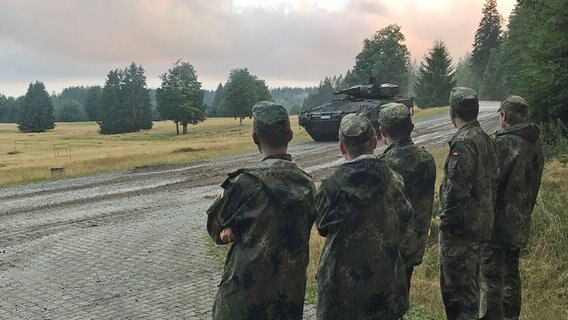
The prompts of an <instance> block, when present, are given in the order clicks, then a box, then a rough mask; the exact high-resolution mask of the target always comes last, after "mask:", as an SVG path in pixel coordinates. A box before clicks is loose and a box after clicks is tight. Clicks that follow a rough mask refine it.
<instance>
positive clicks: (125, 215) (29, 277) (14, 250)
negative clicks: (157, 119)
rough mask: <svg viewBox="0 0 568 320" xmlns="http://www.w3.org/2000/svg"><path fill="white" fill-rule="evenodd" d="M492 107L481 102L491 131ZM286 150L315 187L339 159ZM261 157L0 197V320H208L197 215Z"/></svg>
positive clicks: (216, 274)
mask: <svg viewBox="0 0 568 320" xmlns="http://www.w3.org/2000/svg"><path fill="white" fill-rule="evenodd" d="M495 110H497V103H490V102H487V103H482V108H481V113H480V122H481V123H482V125H483V127H484V128H485V129H486V130H488V131H491V132H492V131H494V130H495V129H496V128H497V125H498V117H497V114H496V113H495ZM453 133H455V129H454V128H453V127H452V126H451V124H450V123H449V119H448V115H446V114H444V115H442V116H436V117H432V118H430V119H425V120H420V121H417V123H416V131H415V137H414V139H415V141H416V142H417V143H419V144H422V145H425V146H427V147H433V146H436V145H443V144H445V143H446V141H447V140H448V139H449V137H451V135H452V134H453ZM383 149H384V147H381V148H380V149H378V150H377V151H376V152H377V153H380V152H382V150H383ZM290 153H292V154H293V155H294V157H295V161H296V162H297V163H298V164H299V165H300V166H301V167H303V168H304V169H305V170H306V171H308V172H310V173H311V174H312V175H313V176H314V177H315V179H321V177H322V176H325V175H326V174H328V173H329V171H330V167H331V166H333V165H336V164H338V163H340V162H341V161H342V159H341V157H339V155H338V151H337V144H336V143H335V142H330V143H316V142H307V143H299V144H293V145H292V146H291V148H290ZM259 160H260V155H259V154H245V155H240V156H235V157H227V158H221V159H216V160H213V161H208V162H204V163H199V164H195V165H186V166H168V167H157V168H142V169H137V170H133V171H131V172H125V173H119V174H106V175H99V176H94V177H88V178H80V179H72V180H65V181H57V182H52V183H43V184H35V185H26V186H20V187H13V188H4V189H0V319H208V318H209V317H210V309H211V306H212V301H213V297H214V294H215V292H216V289H217V283H218V281H219V279H220V273H221V271H222V265H221V264H220V262H219V259H217V258H215V257H214V256H213V255H212V254H211V247H210V244H209V242H208V241H207V237H208V235H207V232H206V229H205V221H206V217H205V211H206V209H207V207H208V206H209V204H210V202H211V200H212V199H213V197H214V196H215V195H216V194H217V192H218V191H219V187H218V185H219V184H220V183H221V182H222V181H223V179H224V177H225V175H226V173H227V172H230V171H232V170H234V169H236V168H239V167H246V166H253V165H254V164H255V163H257V162H258V161H259ZM307 314H309V315H307V317H311V315H313V307H310V308H308V311H307Z"/></svg>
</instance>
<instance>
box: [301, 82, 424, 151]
mask: <svg viewBox="0 0 568 320" xmlns="http://www.w3.org/2000/svg"><path fill="white" fill-rule="evenodd" d="M398 92H399V87H398V86H397V85H394V84H390V83H383V84H380V85H378V84H368V85H356V86H353V87H350V88H346V89H341V90H338V91H335V92H334V93H335V94H344V95H345V97H344V98H342V99H338V100H331V101H330V102H326V103H324V104H322V105H320V106H317V107H315V108H309V109H307V110H303V111H301V112H300V115H299V117H298V121H299V123H300V126H302V127H304V128H305V129H306V131H307V132H308V134H309V135H310V136H311V137H312V138H313V139H314V140H315V141H330V140H337V139H338V137H337V135H338V131H339V123H340V122H341V119H343V117H345V116H346V115H348V114H350V113H355V114H362V115H365V116H366V117H367V118H369V120H371V122H372V123H373V126H375V131H376V132H377V135H378V137H379V138H380V134H379V130H378V129H379V121H378V119H379V112H380V108H381V106H382V105H384V104H386V103H389V102H398V103H402V104H404V105H405V106H407V107H409V108H411V107H413V105H414V99H413V98H412V97H403V96H399V95H398Z"/></svg>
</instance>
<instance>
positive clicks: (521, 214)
mask: <svg viewBox="0 0 568 320" xmlns="http://www.w3.org/2000/svg"><path fill="white" fill-rule="evenodd" d="M500 110H504V111H514V112H519V113H522V114H525V115H526V114H528V105H527V103H526V101H525V100H524V99H523V98H521V97H518V96H512V97H509V98H507V99H505V100H504V101H503V102H502V103H501V109H500ZM538 138H539V129H538V127H537V126H536V125H535V124H533V123H527V122H526V123H520V124H514V125H509V126H507V127H506V128H505V129H503V130H501V131H499V132H497V137H496V138H495V148H496V152H497V160H498V162H497V163H498V164H499V166H500V175H499V176H500V177H499V187H498V189H497V201H496V206H495V222H494V227H493V237H492V238H491V241H490V242H489V244H488V245H486V246H485V247H484V248H483V254H482V255H483V259H482V260H483V262H482V267H481V271H482V274H483V278H484V279H485V282H486V283H487V313H486V314H485V317H484V318H483V319H518V318H519V315H520V311H521V279H520V276H519V252H520V249H521V248H522V247H524V246H525V245H526V244H527V242H528V239H529V231H530V225H531V216H532V211H533V208H534V206H535V203H536V197H537V194H538V189H539V187H540V180H541V176H542V169H543V166H544V156H543V153H542V150H541V148H540V146H539V144H538Z"/></svg>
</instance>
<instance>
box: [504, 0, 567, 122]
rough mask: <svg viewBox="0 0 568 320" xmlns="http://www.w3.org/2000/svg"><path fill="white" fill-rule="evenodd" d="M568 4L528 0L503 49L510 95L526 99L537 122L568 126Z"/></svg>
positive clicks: (513, 18) (515, 16)
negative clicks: (567, 82) (560, 122)
mask: <svg viewBox="0 0 568 320" xmlns="http://www.w3.org/2000/svg"><path fill="white" fill-rule="evenodd" d="M566 12H568V1H565V0H547V1H544V0H530V1H529V0H525V1H523V2H522V3H520V4H518V5H517V6H516V8H515V9H514V10H513V13H512V15H511V17H510V18H509V30H508V33H507V36H506V38H505V40H504V41H503V44H502V47H501V52H500V54H501V69H502V70H503V71H502V77H503V83H504V85H505V88H506V90H507V93H510V94H517V95H520V96H522V97H524V98H525V99H526V100H527V102H528V103H529V105H530V106H531V113H532V116H533V120H535V121H537V122H543V123H547V122H556V121H557V120H560V121H562V122H563V123H564V125H568V102H567V101H568V86H566V79H568V44H567V40H566V39H568V15H566Z"/></svg>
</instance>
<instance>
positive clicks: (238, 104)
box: [221, 68, 272, 124]
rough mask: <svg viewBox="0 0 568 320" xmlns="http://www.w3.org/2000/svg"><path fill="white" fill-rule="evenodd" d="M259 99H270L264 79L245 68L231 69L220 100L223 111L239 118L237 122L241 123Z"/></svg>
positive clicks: (249, 114) (248, 115)
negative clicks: (223, 94) (223, 95)
mask: <svg viewBox="0 0 568 320" xmlns="http://www.w3.org/2000/svg"><path fill="white" fill-rule="evenodd" d="M259 101H272V96H271V94H270V91H268V87H267V86H266V84H265V83H264V80H259V79H258V78H257V77H256V76H255V75H251V74H250V73H249V71H248V69H247V68H244V69H234V70H232V71H231V73H230V74H229V79H228V80H227V83H226V84H225V97H224V99H223V101H222V102H221V109H223V112H224V113H225V114H227V115H230V116H233V117H235V118H239V124H242V123H243V119H244V118H245V117H250V116H252V114H251V113H252V106H253V105H254V104H255V103H257V102H259Z"/></svg>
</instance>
